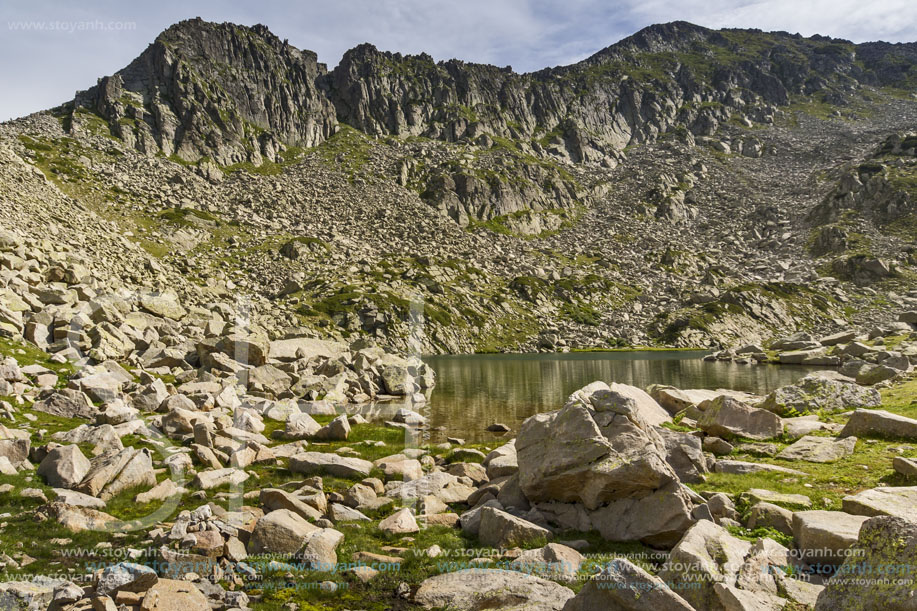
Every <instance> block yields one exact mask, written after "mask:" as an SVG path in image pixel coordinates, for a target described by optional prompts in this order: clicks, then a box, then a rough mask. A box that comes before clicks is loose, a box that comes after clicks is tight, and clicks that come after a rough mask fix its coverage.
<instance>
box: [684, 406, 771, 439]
mask: <svg viewBox="0 0 917 611" xmlns="http://www.w3.org/2000/svg"><path fill="white" fill-rule="evenodd" d="M700 408H701V409H702V410H703V414H702V415H701V417H700V419H699V420H698V421H697V426H698V428H700V429H701V430H702V431H704V432H705V433H707V434H708V435H714V436H716V437H722V438H724V439H732V438H735V437H747V438H749V439H757V440H763V439H773V438H774V437H777V436H779V435H780V434H781V433H783V423H782V422H781V420H780V417H779V416H777V415H776V414H774V413H772V412H769V411H767V410H763V409H758V408H754V407H751V406H750V405H747V404H745V403H742V402H741V401H738V400H737V399H734V398H732V397H728V396H721V397H717V398H716V399H714V400H713V401H709V402H705V403H703V404H701V406H700Z"/></svg>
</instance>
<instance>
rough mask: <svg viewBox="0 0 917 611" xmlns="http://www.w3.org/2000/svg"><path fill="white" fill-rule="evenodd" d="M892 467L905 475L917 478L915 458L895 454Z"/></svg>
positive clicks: (916, 461)
mask: <svg viewBox="0 0 917 611" xmlns="http://www.w3.org/2000/svg"><path fill="white" fill-rule="evenodd" d="M892 468H893V469H894V470H895V471H897V472H898V473H900V474H901V475H903V476H904V477H907V478H915V479H917V460H914V459H913V458H905V457H904V456H895V458H893V459H892Z"/></svg>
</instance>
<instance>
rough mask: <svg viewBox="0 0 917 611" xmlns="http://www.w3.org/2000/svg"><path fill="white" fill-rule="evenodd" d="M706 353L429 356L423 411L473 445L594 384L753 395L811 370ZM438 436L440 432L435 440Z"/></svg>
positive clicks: (766, 391)
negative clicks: (497, 426) (716, 358)
mask: <svg viewBox="0 0 917 611" xmlns="http://www.w3.org/2000/svg"><path fill="white" fill-rule="evenodd" d="M704 354H705V352H701V351H690V352H687V351H664V352H659V351H655V352H653V351H650V352H579V353H570V354H494V355H488V354H485V355H460V356H429V357H424V361H425V362H426V363H427V364H429V365H430V366H432V367H433V369H434V370H435V371H436V387H435V388H434V390H433V392H432V394H431V395H430V399H429V403H428V404H427V405H426V406H424V407H423V408H422V409H421V410H420V411H422V412H423V413H424V414H425V415H427V416H428V417H429V418H430V419H431V422H430V424H431V425H432V426H433V427H445V428H446V430H445V434H447V435H450V436H456V437H463V438H465V439H466V440H468V441H488V440H493V439H495V436H494V435H493V434H492V433H487V432H485V431H484V429H485V428H486V427H487V426H489V425H490V424H492V423H494V422H502V423H504V424H507V425H509V426H510V427H512V428H513V430H514V431H515V430H517V429H518V426H519V425H520V424H521V423H522V421H523V420H525V419H526V418H528V417H529V416H531V415H532V414H536V413H538V412H545V411H551V410H554V409H558V408H560V407H561V406H562V405H563V402H564V400H565V399H566V397H567V396H568V395H569V394H570V393H572V392H573V391H575V390H577V389H578V388H582V387H583V386H585V385H586V384H588V383H590V382H594V381H596V380H602V381H605V382H620V383H624V384H632V385H634V386H638V387H640V388H645V387H647V386H649V385H650V384H669V385H671V386H675V387H677V388H711V389H716V388H730V389H733V390H741V391H745V392H751V393H755V394H766V393H769V392H770V391H772V390H774V389H775V388H778V387H780V386H784V385H786V384H792V383H793V382H795V381H796V380H797V379H799V378H800V377H802V376H803V375H805V374H806V373H807V372H808V371H811V370H812V369H811V368H805V367H797V366H777V365H736V364H734V363H724V362H712V363H711V362H705V361H703V360H702V359H701V357H702V356H703V355H704ZM435 437H437V436H436V435H434V438H435Z"/></svg>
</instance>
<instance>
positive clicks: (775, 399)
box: [760, 373, 882, 416]
mask: <svg viewBox="0 0 917 611" xmlns="http://www.w3.org/2000/svg"><path fill="white" fill-rule="evenodd" d="M881 403H882V397H881V396H879V391H877V390H876V389H875V388H866V387H864V386H860V385H859V384H855V383H853V382H852V381H842V380H838V379H836V378H834V377H830V376H827V375H821V374H819V373H814V374H809V375H807V376H806V377H804V378H802V379H801V380H799V381H798V382H796V383H795V384H791V385H789V386H784V387H782V388H778V389H777V390H775V391H774V392H772V393H771V394H769V395H768V396H767V397H765V399H764V401H763V402H762V403H761V405H760V407H761V408H762V409H766V410H768V411H771V412H774V413H775V414H780V415H781V416H784V415H788V414H794V413H806V412H817V411H825V412H829V413H830V412H841V411H844V410H848V409H852V408H857V407H875V406H877V405H881Z"/></svg>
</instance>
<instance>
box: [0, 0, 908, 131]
mask: <svg viewBox="0 0 917 611" xmlns="http://www.w3.org/2000/svg"><path fill="white" fill-rule="evenodd" d="M196 16H200V17H202V18H204V19H207V20H211V21H232V22H236V23H241V24H246V25H253V24H256V23H264V24H266V25H267V26H268V27H269V28H270V29H271V30H272V31H273V32H274V33H275V34H277V35H278V36H280V37H281V38H288V39H289V41H290V43H291V44H294V45H295V46H297V47H300V48H306V49H311V50H313V51H316V52H317V53H318V56H319V61H323V62H325V63H327V64H328V65H329V66H331V67H333V66H334V65H335V64H336V63H337V62H338V60H339V59H340V57H341V55H342V54H343V53H344V51H346V50H347V49H349V48H351V47H353V46H354V45H356V44H359V43H361V42H367V41H368V42H371V43H373V44H375V45H376V46H377V47H379V48H380V49H384V50H389V51H400V52H402V53H418V52H421V51H426V52H427V53H429V54H431V55H432V56H433V57H434V58H435V59H437V60H441V59H449V58H452V57H457V58H460V59H464V60H468V61H475V62H486V63H491V64H496V65H500V66H506V65H511V66H513V68H514V69H516V70H517V71H531V70H537V69H539V68H543V67H545V66H555V65H559V64H568V63H572V62H575V61H577V60H580V59H582V58H584V57H587V56H589V55H591V54H592V53H594V52H596V51H598V50H599V49H602V48H604V47H606V46H608V45H610V44H612V43H614V42H615V41H617V40H620V39H621V38H623V37H625V36H627V35H629V34H632V33H633V32H635V31H637V30H639V29H640V28H642V27H644V26H647V25H650V24H653V23H662V22H666V21H675V20H685V21H690V22H693V23H696V24H699V25H703V26H707V27H713V28H719V27H747V28H751V27H754V28H760V29H762V30H784V31H788V32H799V33H801V34H804V35H811V34H825V35H830V36H834V37H838V38H846V39H849V40H853V41H855V42H863V41H868V40H886V41H890V42H904V41H917V2H914V0H873V1H872V2H867V1H864V0H759V1H753V0H675V1H669V0H322V1H319V0H258V1H252V0H223V1H216V0H211V1H207V2H195V1H194V0H181V1H179V0H156V1H155V2H126V1H125V0H82V1H80V2H75V1H74V0H39V1H36V0H3V1H2V3H0V58H2V59H0V91H2V94H0V120H6V119H9V118H12V117H17V116H22V115H25V114H28V113H30V112H33V111H35V110H40V109H44V108H48V107H51V106H55V105H57V104H59V103H61V102H63V101H66V100H68V99H70V98H72V97H73V94H74V92H75V91H76V90H77V89H85V88H86V87H88V86H91V85H93V84H94V83H95V81H96V79H97V78H98V77H99V76H103V75H108V74H111V73H113V72H115V71H116V70H118V69H120V68H122V67H123V66H125V65H126V64H127V63H128V62H129V61H130V60H131V59H133V58H134V57H136V56H137V55H138V54H139V53H140V52H141V51H142V50H143V49H144V48H145V46H146V45H147V44H148V43H149V42H150V41H152V40H153V39H154V38H155V37H156V35H157V34H158V33H159V32H160V31H162V30H163V29H164V28H166V27H168V26H169V25H170V24H172V23H174V22H176V21H179V20H181V19H185V18H189V17H196Z"/></svg>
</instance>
